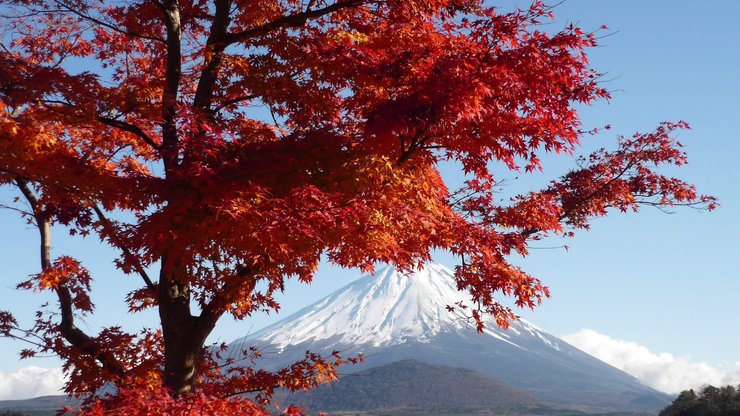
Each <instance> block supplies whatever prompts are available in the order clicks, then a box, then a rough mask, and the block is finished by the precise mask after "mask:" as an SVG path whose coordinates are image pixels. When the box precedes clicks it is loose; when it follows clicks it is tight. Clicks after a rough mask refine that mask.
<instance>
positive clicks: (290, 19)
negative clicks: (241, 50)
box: [225, 0, 367, 44]
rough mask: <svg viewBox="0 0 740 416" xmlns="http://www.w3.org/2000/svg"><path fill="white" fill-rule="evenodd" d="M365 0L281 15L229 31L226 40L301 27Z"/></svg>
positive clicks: (231, 40) (232, 40)
mask: <svg viewBox="0 0 740 416" xmlns="http://www.w3.org/2000/svg"><path fill="white" fill-rule="evenodd" d="M365 2H367V0H345V1H337V2H336V3H334V4H332V5H330V6H326V7H324V8H321V9H316V10H306V11H304V12H301V13H294V14H289V15H287V16H282V17H279V18H277V19H275V20H273V21H272V22H269V23H265V24H263V25H261V26H257V27H254V28H252V29H247V30H243V31H241V32H236V33H229V34H227V35H226V38H225V40H226V43H227V44H231V43H235V42H243V41H245V40H247V39H250V38H253V37H255V36H260V35H264V34H267V33H270V32H272V31H273V30H276V29H282V28H285V27H301V26H303V25H305V24H306V22H307V21H308V20H310V19H316V18H319V17H322V16H326V15H328V14H330V13H333V12H336V11H339V10H342V9H348V8H351V7H355V6H358V5H360V4H362V3H365Z"/></svg>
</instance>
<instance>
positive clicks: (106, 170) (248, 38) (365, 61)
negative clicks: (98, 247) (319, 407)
mask: <svg viewBox="0 0 740 416" xmlns="http://www.w3.org/2000/svg"><path fill="white" fill-rule="evenodd" d="M0 10H2V14H3V15H4V18H3V21H2V26H3V33H4V37H3V39H2V42H3V45H2V52H1V53H0V185H3V184H4V185H9V186H15V187H17V188H18V189H19V190H20V192H21V193H22V195H23V201H22V203H21V204H19V205H18V207H19V209H22V210H25V211H26V215H27V217H28V218H29V219H30V221H31V222H32V223H33V224H35V225H36V226H37V227H38V229H39V233H40V238H41V245H42V256H41V272H40V273H39V274H38V275H36V276H33V277H32V279H31V280H29V281H28V282H25V283H21V284H20V285H19V287H21V288H26V289H34V290H49V291H53V292H55V293H56V295H57V297H58V299H59V307H60V314H59V315H54V316H47V315H44V314H39V315H38V317H37V321H36V324H35V325H34V327H33V328H30V329H28V330H25V331H27V332H19V331H24V330H22V329H21V328H19V327H18V324H17V322H16V321H15V319H14V318H13V316H12V315H11V314H10V313H8V312H2V314H0V333H1V334H3V335H6V336H15V337H18V336H22V335H24V334H25V336H27V337H26V338H27V339H28V340H31V341H33V342H34V343H35V348H34V349H33V350H27V351H25V352H24V354H25V355H27V356H30V355H33V354H34V351H43V352H53V353H56V354H58V355H60V356H61V357H62V358H64V359H65V362H66V365H65V370H66V371H67V372H68V373H69V374H70V381H69V383H68V385H67V391H68V392H69V393H71V394H77V395H80V394H84V393H87V392H93V391H95V390H96V389H98V388H100V387H101V386H103V385H105V384H112V385H114V386H117V387H118V389H117V390H116V392H117V393H116V394H114V395H112V396H109V397H107V398H106V399H105V400H103V401H97V402H96V401H95V400H96V399H95V398H94V397H93V398H92V399H91V401H90V402H89V404H90V407H89V409H88V413H90V414H98V413H100V412H102V411H103V410H104V409H107V410H108V411H112V410H113V409H119V410H121V411H122V412H124V413H126V414H152V413H163V414H164V413H170V414H172V413H178V412H181V410H182V409H185V408H190V409H193V408H195V409H199V410H197V411H199V412H201V413H203V414H233V413H234V412H236V409H242V410H243V411H244V412H257V411H258V410H259V404H255V403H253V402H250V401H248V400H245V399H233V398H232V397H233V396H234V395H236V394H237V393H240V392H243V391H263V395H262V397H261V398H260V399H264V400H267V399H269V396H270V394H271V392H272V389H273V388H275V387H286V388H290V389H294V390H295V389H305V388H310V387H312V386H314V385H316V384H317V383H320V382H323V381H327V380H331V379H333V378H334V377H335V376H336V374H335V370H334V366H335V365H337V364H339V363H340V362H341V360H340V359H339V357H338V356H337V357H332V358H330V359H325V358H322V357H319V356H316V355H312V354H309V355H307V357H306V359H305V360H303V361H302V362H299V363H296V364H295V365H294V366H292V367H290V368H286V369H284V370H283V371H279V372H275V373H268V372H265V371H259V370H256V369H253V368H251V367H248V366H247V367H244V368H241V367H229V368H230V370H228V371H222V370H221V369H220V368H221V366H222V365H223V362H222V360H220V359H219V357H218V354H217V353H215V352H213V351H214V349H204V348H203V346H204V343H205V340H206V338H207V336H208V334H209V333H210V332H211V330H212V329H213V327H214V326H215V324H216V322H217V321H218V319H219V318H220V317H221V316H222V315H223V314H231V315H233V316H235V317H236V318H239V319H242V318H246V317H248V316H250V314H252V313H253V312H254V311H256V310H260V309H265V308H267V309H275V310H277V309H278V305H277V303H276V302H275V300H274V299H273V293H274V292H275V291H277V290H282V289H283V287H284V282H285V279H286V278H288V277H291V276H293V277H297V278H298V279H300V280H301V281H303V282H310V281H311V279H312V278H313V275H314V272H315V271H316V268H317V265H318V263H319V260H320V258H321V256H326V257H327V258H328V259H329V261H331V262H332V263H334V264H337V265H340V266H346V267H361V268H363V269H372V267H373V264H374V263H375V262H377V261H383V262H391V263H394V264H396V265H397V266H398V267H400V268H401V269H405V270H411V269H413V268H415V267H419V266H421V265H422V264H423V263H424V262H426V261H428V260H429V259H430V252H431V250H433V249H443V250H447V251H449V252H452V253H454V254H455V255H457V256H458V257H459V258H461V263H460V265H459V266H458V267H457V268H456V279H457V282H458V287H459V288H460V289H461V290H467V291H469V292H470V293H471V294H472V296H473V297H474V299H475V300H476V301H477V302H478V304H479V306H480V307H479V308H478V309H477V310H475V311H473V312H472V313H473V316H474V318H476V320H477V322H478V325H479V329H481V328H482V322H481V319H480V317H481V315H480V314H481V313H489V314H493V315H494V316H495V317H496V319H497V321H498V323H499V324H500V325H502V326H506V324H507V322H508V321H509V320H510V319H512V318H514V314H513V312H512V311H511V310H510V309H508V308H506V307H504V306H502V305H501V304H500V303H499V302H498V301H497V296H500V295H504V296H510V297H513V298H514V299H515V300H516V303H517V304H518V305H519V306H527V307H533V306H535V305H536V304H538V303H539V302H540V301H541V300H542V297H543V296H547V295H548V291H547V288H546V287H545V286H543V285H542V284H541V282H540V281H539V280H537V279H536V278H534V277H532V276H530V275H528V274H526V273H525V272H524V271H522V270H520V269H518V268H517V267H515V266H512V265H511V264H510V263H509V262H508V261H507V256H508V255H510V254H511V253H512V252H518V253H521V254H526V252H527V247H528V243H529V242H530V241H532V240H534V239H539V238H542V237H543V236H545V235H551V234H564V235H570V234H571V233H572V232H573V231H574V230H576V229H582V228H587V227H588V221H589V219H591V218H593V217H595V216H602V215H605V214H606V213H607V211H608V210H609V208H617V209H619V210H622V211H626V210H637V208H638V207H639V206H640V205H641V204H646V203H647V204H650V205H657V206H673V205H701V206H705V207H708V208H713V207H714V204H715V203H714V200H713V198H711V197H705V196H698V195H697V194H696V192H695V190H694V188H693V187H692V186H690V185H688V184H687V183H685V182H682V181H679V180H677V179H674V178H669V177H665V176H661V175H660V174H658V173H656V171H655V170H654V168H655V167H656V166H658V165H661V164H674V165H680V164H682V163H684V162H685V156H684V154H683V153H682V152H681V150H680V148H679V145H678V144H677V143H676V142H674V141H673V139H672V138H671V135H670V134H671V132H672V131H673V130H674V129H676V128H684V127H686V125H685V124H684V123H664V124H661V125H660V126H659V127H658V128H657V129H656V130H655V131H654V132H652V133H648V134H637V135H635V136H634V137H632V138H630V139H620V141H619V143H618V147H617V149H616V150H614V151H607V150H602V151H599V152H597V153H595V154H593V155H592V156H590V157H589V158H586V159H581V160H579V167H578V168H577V169H576V170H573V171H572V172H570V173H568V174H567V175H565V176H564V177H562V178H560V179H558V180H555V181H553V182H552V183H551V185H550V186H548V187H547V188H546V189H544V190H541V191H538V192H531V193H529V194H527V195H521V196H517V197H515V198H513V199H512V200H511V201H510V202H509V203H505V204H502V203H501V202H500V201H498V200H497V199H496V198H494V185H495V184H496V182H495V181H496V177H495V175H494V172H495V171H496V170H500V169H502V168H504V170H518V169H520V167H523V168H524V169H525V170H526V171H531V170H534V169H539V168H540V164H539V156H541V155H542V153H543V152H556V153H564V154H566V155H569V154H571V153H572V152H573V150H574V149H575V148H576V147H577V146H578V143H579V138H580V137H581V135H582V132H581V131H580V122H579V118H578V114H577V113H576V111H575V110H574V108H573V105H574V104H576V103H581V104H583V103H585V104H587V103H590V102H592V101H594V100H597V99H603V98H607V96H608V94H607V92H606V91H605V90H604V89H602V88H601V87H600V86H599V84H598V79H599V74H597V73H595V72H594V71H593V70H592V69H590V68H589V66H588V62H587V59H586V56H585V53H584V51H585V49H587V48H588V47H591V46H594V45H595V38H594V35H593V34H592V33H584V32H583V31H581V30H580V29H579V28H577V27H573V26H569V27H567V28H565V29H564V30H562V31H560V32H557V33H547V32H544V31H541V30H540V29H538V26H539V24H540V21H541V20H543V19H548V18H549V14H550V10H549V8H548V7H546V6H544V5H543V4H542V3H540V2H535V3H534V4H533V5H532V6H531V7H530V8H528V9H526V10H515V11H513V12H509V13H502V12H499V11H498V10H497V9H495V8H492V7H487V6H485V5H483V4H482V2H480V1H476V0H434V1H420V0H336V1H329V0H303V1H298V0H258V1H255V0H251V1H248V2H247V1H243V0H213V1H206V0H180V1H178V0H147V1H143V0H141V1H125V2H106V1H96V0H53V1H34V0H30V1H29V0H4V1H2V3H1V5H0ZM445 160H452V161H456V162H458V163H459V166H461V167H462V170H463V171H464V172H465V173H467V174H468V175H469V178H470V180H469V181H468V182H467V183H466V185H465V186H464V187H463V189H460V190H449V189H448V188H447V187H446V185H445V183H444V181H443V180H442V178H441V176H440V173H439V171H438V165H439V163H440V162H441V161H445ZM52 224H59V225H65V226H67V227H68V228H69V230H70V232H72V233H80V234H83V235H87V234H94V235H97V236H99V237H100V239H101V240H102V241H104V242H106V243H108V244H110V245H111V246H113V247H115V248H116V249H118V250H119V251H120V253H121V255H120V257H119V258H118V259H116V260H115V261H116V264H117V266H118V267H119V268H120V269H121V270H122V271H123V272H125V273H128V274H138V275H140V276H141V277H142V280H143V283H144V285H143V287H142V288H141V289H140V290H137V291H134V292H133V293H129V294H128V295H127V297H126V299H127V301H128V302H129V304H130V309H131V311H132V312H136V311H140V310H142V309H144V308H148V307H155V308H158V310H159V316H160V318H161V328H157V329H151V330H145V331H143V332H142V333H139V334H129V333H126V332H124V331H123V330H122V329H121V328H119V327H115V326H113V327H110V328H106V329H104V330H102V331H101V332H100V333H99V334H97V335H88V334H86V333H85V332H83V331H82V330H80V329H79V328H77V327H76V326H75V316H78V315H79V314H86V313H92V312H93V305H92V303H91V302H90V300H89V297H88V292H89V281H90V275H89V273H88V272H87V271H86V270H85V268H84V267H83V266H82V265H81V264H80V263H79V262H78V261H76V260H74V259H72V258H70V257H66V256H62V257H59V258H58V259H57V260H56V261H52V257H51V250H50V246H51V243H50V238H51V231H50V230H51V225H52ZM151 268H156V269H158V270H159V275H158V276H157V278H156V279H153V278H152V277H150V276H149V275H148V274H147V272H146V270H150V269H151ZM257 288H265V289H257ZM255 354H259V352H258V351H246V352H245V358H247V359H249V358H252V357H253V356H254V355H255ZM123 386H126V387H123ZM263 404H264V403H263ZM188 406H190V407H188ZM178 409H179V410H178ZM291 411H293V410H291ZM96 412H97V413H96Z"/></svg>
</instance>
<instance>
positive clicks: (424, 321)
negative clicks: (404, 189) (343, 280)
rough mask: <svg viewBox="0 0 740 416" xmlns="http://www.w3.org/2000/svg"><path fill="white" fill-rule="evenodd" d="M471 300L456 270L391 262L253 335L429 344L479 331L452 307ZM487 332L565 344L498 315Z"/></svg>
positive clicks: (281, 344)
mask: <svg viewBox="0 0 740 416" xmlns="http://www.w3.org/2000/svg"><path fill="white" fill-rule="evenodd" d="M469 299H470V296H469V295H467V294H466V293H464V292H461V291H459V290H457V287H456V286H455V281H454V277H453V272H452V271H451V270H450V269H448V268H446V267H444V266H442V265H440V264H428V265H427V266H426V267H425V268H424V269H423V270H420V271H417V272H415V273H413V274H411V275H404V274H401V273H399V272H398V271H397V270H395V269H394V268H393V267H392V266H388V267H386V268H384V269H381V270H379V271H378V272H377V273H376V274H375V275H374V276H363V277H362V278H360V279H359V280H357V281H355V282H353V283H351V284H349V285H347V286H346V287H344V288H342V289H340V290H338V291H336V292H334V293H332V294H331V295H329V296H327V297H326V298H324V299H322V300H320V301H318V302H316V303H314V304H313V305H311V306H308V307H307V308H304V309H302V310H300V311H298V312H297V313H295V314H294V315H292V316H289V317H288V318H286V319H284V320H282V321H280V322H278V323H276V324H274V325H272V326H270V327H267V328H265V329H264V330H262V331H259V332H257V333H255V334H254V335H252V336H251V337H250V338H254V339H259V340H262V341H265V342H269V343H270V344H272V345H273V346H276V347H278V348H280V349H282V348H285V347H287V346H289V345H297V344H302V343H305V342H311V341H318V340H322V339H330V338H331V339H333V340H335V341H337V342H341V343H344V344H369V345H373V346H380V345H395V344H403V343H405V342H409V341H414V342H429V341H430V340H431V339H432V338H434V337H435V336H437V335H439V334H440V333H443V332H458V331H465V332H470V331H471V330H474V329H472V328H473V326H472V325H471V323H470V322H469V321H468V320H466V319H464V318H462V317H459V316H455V315H453V314H452V313H450V312H449V311H448V310H447V309H446V306H447V305H452V304H453V303H456V302H459V301H464V302H465V303H467V304H470V301H469ZM485 332H486V333H487V334H489V335H491V336H493V337H495V338H497V339H499V340H501V341H504V342H507V343H511V344H512V345H516V344H515V343H513V342H512V341H511V340H510V338H511V335H523V334H529V335H530V336H534V337H537V338H540V339H541V340H543V341H544V342H546V343H548V344H549V345H550V346H552V347H553V348H555V349H557V348H559V346H558V343H557V341H556V340H554V339H552V337H549V338H548V337H546V336H545V334H543V333H542V332H541V331H540V330H539V329H538V328H536V327H535V326H534V325H532V324H529V323H527V322H525V321H519V322H515V323H514V325H512V327H511V328H510V329H509V331H502V330H500V329H499V328H498V327H497V326H496V323H495V321H493V319H488V321H487V327H486V330H485Z"/></svg>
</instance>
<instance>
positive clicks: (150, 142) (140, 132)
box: [96, 116, 160, 150]
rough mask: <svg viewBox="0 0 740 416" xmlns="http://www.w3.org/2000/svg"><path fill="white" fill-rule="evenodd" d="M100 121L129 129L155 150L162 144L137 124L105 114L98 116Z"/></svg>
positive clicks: (121, 128)
mask: <svg viewBox="0 0 740 416" xmlns="http://www.w3.org/2000/svg"><path fill="white" fill-rule="evenodd" d="M96 119H97V120H98V121H99V122H101V123H103V124H105V125H107V126H111V127H114V128H117V129H119V130H123V131H127V132H129V133H133V134H135V135H137V136H139V137H140V138H141V139H142V140H144V142H145V143H146V144H148V145H149V146H151V147H152V148H153V149H154V150H160V145H159V144H157V142H155V141H154V139H152V138H151V137H149V135H148V134H146V133H145V132H144V130H142V129H141V128H140V127H138V126H135V125H133V124H130V123H127V122H125V121H121V120H116V119H114V118H110V117H105V116H98V117H97V118H96Z"/></svg>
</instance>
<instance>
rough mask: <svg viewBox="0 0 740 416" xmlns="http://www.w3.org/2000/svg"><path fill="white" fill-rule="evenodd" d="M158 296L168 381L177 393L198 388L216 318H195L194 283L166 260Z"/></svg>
mask: <svg viewBox="0 0 740 416" xmlns="http://www.w3.org/2000/svg"><path fill="white" fill-rule="evenodd" d="M161 270H162V271H161V274H160V279H159V285H158V298H159V318H160V321H161V322H162V336H163V338H164V351H165V354H164V357H165V358H164V384H165V386H166V387H167V388H169V389H170V390H171V391H172V394H173V395H175V396H180V395H183V394H187V393H189V392H191V391H193V390H194V388H195V380H196V376H197V372H198V368H197V366H198V359H199V356H200V353H201V350H202V348H203V344H204V343H205V341H206V338H208V335H209V334H210V333H211V331H212V330H213V328H214V326H215V324H216V320H217V319H218V318H217V317H216V318H215V319H207V320H206V319H203V318H200V317H195V316H193V315H192V314H191V311H190V286H189V284H188V283H184V282H182V279H181V277H182V275H181V274H179V273H178V270H177V266H172V265H171V263H170V262H168V261H167V259H166V258H164V259H162V269H161Z"/></svg>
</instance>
